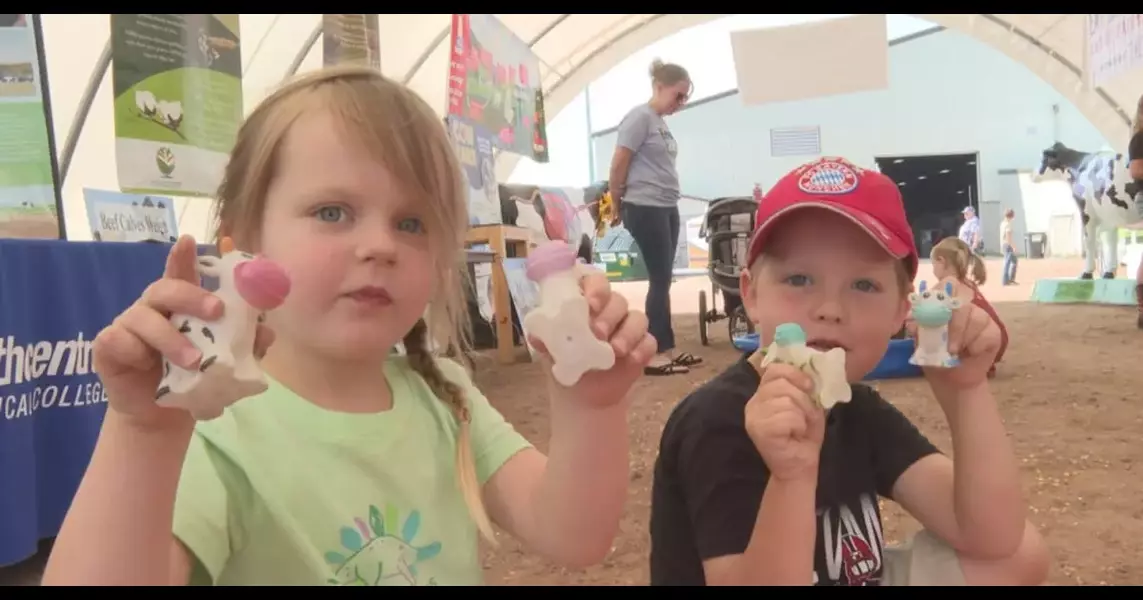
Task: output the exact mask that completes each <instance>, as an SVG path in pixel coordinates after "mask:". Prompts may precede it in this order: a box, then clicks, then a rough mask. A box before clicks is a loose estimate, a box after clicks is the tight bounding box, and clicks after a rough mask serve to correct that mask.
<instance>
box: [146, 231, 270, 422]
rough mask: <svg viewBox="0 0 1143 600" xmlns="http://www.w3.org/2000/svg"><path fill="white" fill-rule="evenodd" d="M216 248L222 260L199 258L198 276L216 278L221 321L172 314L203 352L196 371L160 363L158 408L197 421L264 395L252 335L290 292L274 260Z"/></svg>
mask: <svg viewBox="0 0 1143 600" xmlns="http://www.w3.org/2000/svg"><path fill="white" fill-rule="evenodd" d="M219 249H220V255H221V257H220V258H216V257H213V256H201V257H199V258H198V271H199V273H201V274H203V275H206V276H208V277H217V278H218V291H216V292H214V294H215V296H217V297H218V298H219V299H220V300H222V303H223V311H222V317H221V318H219V319H218V320H217V321H211V322H207V321H203V320H202V319H199V318H198V317H194V316H190V315H183V314H174V315H171V322H172V323H173V324H174V325H175V327H177V328H178V330H179V332H180V333H182V334H183V335H185V336H186V337H187V339H189V340H190V341H191V343H192V344H194V345H195V347H196V348H198V349H199V351H201V352H202V360H200V361H199V365H198V369H197V370H194V371H188V370H186V369H183V368H182V367H180V366H178V365H174V364H171V362H170V361H169V360H167V359H166V358H164V359H163V378H162V379H161V380H160V381H159V389H158V391H157V392H156V394H155V400H156V402H157V403H158V404H159V405H160V406H163V407H167V408H182V409H184V410H187V411H189V412H190V413H191V415H193V416H194V418H196V419H199V420H210V419H214V418H216V417H218V416H220V415H222V411H223V410H224V409H225V408H226V407H227V406H230V405H231V404H234V403H235V402H237V401H238V400H241V399H242V398H246V397H249V396H253V395H255V394H259V393H262V392H264V391H266V388H267V385H266V379H265V376H264V375H263V373H262V369H261V367H259V365H258V360H257V359H256V358H255V356H254V336H255V332H256V331H257V326H258V323H259V322H260V321H261V318H262V314H263V313H264V312H265V311H268V310H272V309H274V308H277V307H278V306H279V305H281V304H282V302H283V301H284V300H285V298H286V295H287V294H289V290H290V279H289V277H288V276H287V275H286V272H285V271H284V270H283V269H282V268H281V267H280V266H278V265H277V264H276V263H274V262H273V261H271V260H269V259H267V258H264V257H260V256H253V255H251V254H247V253H245V252H241V251H238V250H235V249H234V248H233V244H232V243H231V242H230V240H229V239H223V240H222V242H221V243H220V244H219Z"/></svg>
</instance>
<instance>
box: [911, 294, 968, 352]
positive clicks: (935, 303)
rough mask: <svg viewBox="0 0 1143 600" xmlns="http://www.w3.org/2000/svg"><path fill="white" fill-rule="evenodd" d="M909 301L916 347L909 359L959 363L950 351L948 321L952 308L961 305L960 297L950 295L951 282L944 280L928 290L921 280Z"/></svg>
mask: <svg viewBox="0 0 1143 600" xmlns="http://www.w3.org/2000/svg"><path fill="white" fill-rule="evenodd" d="M909 303H910V304H912V305H913V310H912V314H913V321H914V322H915V323H916V324H917V349H916V351H915V352H913V356H912V357H911V358H909V363H910V364H914V365H917V366H920V367H945V368H951V367H955V366H957V365H959V364H960V361H959V360H957V357H955V356H953V355H952V354H950V353H949V321H952V312H953V311H954V310H956V309H958V308H960V306H961V301H960V300H958V299H957V298H956V297H954V296H953V286H952V283H951V282H946V283H945V286H944V288H943V289H941V288H940V287H937V288H936V289H933V290H929V289H926V285H925V282H924V281H922V282H921V284H920V286H919V287H918V288H917V291H916V292H914V293H912V294H909Z"/></svg>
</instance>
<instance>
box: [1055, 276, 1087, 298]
mask: <svg viewBox="0 0 1143 600" xmlns="http://www.w3.org/2000/svg"><path fill="white" fill-rule="evenodd" d="M1094 294H1095V281H1093V280H1091V279H1077V280H1075V281H1060V282H1058V283H1057V284H1056V293H1055V294H1054V296H1053V298H1052V301H1053V302H1060V303H1076V302H1091V298H1092V296H1093V295H1094Z"/></svg>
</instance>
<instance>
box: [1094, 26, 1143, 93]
mask: <svg viewBox="0 0 1143 600" xmlns="http://www.w3.org/2000/svg"><path fill="white" fill-rule="evenodd" d="M1140 66H1143V14H1134V15H1129V14H1121V15H1087V72H1088V82H1089V84H1090V85H1092V86H1093V87H1095V86H1100V85H1103V84H1104V83H1107V82H1108V81H1110V80H1112V79H1114V78H1115V77H1117V76H1119V75H1121V74H1123V73H1126V72H1128V71H1131V70H1134V69H1136V68H1139V67H1140Z"/></svg>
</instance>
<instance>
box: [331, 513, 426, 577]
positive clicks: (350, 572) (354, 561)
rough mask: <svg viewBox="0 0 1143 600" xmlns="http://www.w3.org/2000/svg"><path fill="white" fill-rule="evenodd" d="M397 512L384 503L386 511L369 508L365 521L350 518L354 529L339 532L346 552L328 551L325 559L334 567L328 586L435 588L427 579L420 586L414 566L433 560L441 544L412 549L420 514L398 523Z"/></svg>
mask: <svg viewBox="0 0 1143 600" xmlns="http://www.w3.org/2000/svg"><path fill="white" fill-rule="evenodd" d="M400 521H401V520H400V512H399V511H398V509H397V508H396V507H395V506H393V505H391V504H387V505H386V506H385V511H384V513H382V511H381V509H379V508H377V507H376V506H373V505H370V506H369V518H368V521H366V520H365V519H362V518H360V517H355V518H354V519H353V526H345V527H342V528H341V531H340V532H339V535H340V541H341V546H342V548H344V549H345V550H346V551H347V552H348V553H342V552H340V551H337V552H335V551H330V552H326V553H325V560H326V562H327V563H329V564H330V566H332V567H333V568H334V573H333V576H332V577H330V578H329V579H328V580H327V583H329V584H331V585H357V586H382V585H407V586H416V585H436V581H435V580H434V579H432V578H429V580H428V581H427V582H424V583H421V582H420V581H419V578H418V575H417V565H418V564H420V563H423V562H425V561H427V560H430V559H432V558H433V557H435V556H436V555H438V554H440V552H441V544H440V542H432V543H430V544H427V545H424V546H415V545H414V544H413V538H415V537H416V536H417V531H418V530H419V529H420V527H421V513H420V512H419V511H416V510H414V511H412V512H411V513H409V515H408V517H406V518H405V520H404V522H403V523H401V522H400Z"/></svg>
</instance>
